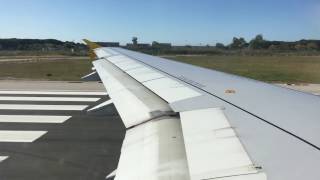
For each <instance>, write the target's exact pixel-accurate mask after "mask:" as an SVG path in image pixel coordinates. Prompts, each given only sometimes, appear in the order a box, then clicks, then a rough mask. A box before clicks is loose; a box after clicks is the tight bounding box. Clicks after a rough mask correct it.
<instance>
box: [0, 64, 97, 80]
mask: <svg viewBox="0 0 320 180" xmlns="http://www.w3.org/2000/svg"><path fill="white" fill-rule="evenodd" d="M91 67H92V65H91V62H90V61H89V60H87V59H83V58H80V59H76V58H75V59H72V60H69V59H68V60H37V61H15V62H1V61H0V79H32V80H54V81H78V80H80V78H81V77H82V76H84V75H86V74H88V73H89V72H90V70H91Z"/></svg>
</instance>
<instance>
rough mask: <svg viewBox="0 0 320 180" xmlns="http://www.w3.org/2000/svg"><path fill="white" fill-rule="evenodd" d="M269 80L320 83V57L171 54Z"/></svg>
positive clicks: (174, 57)
mask: <svg viewBox="0 0 320 180" xmlns="http://www.w3.org/2000/svg"><path fill="white" fill-rule="evenodd" d="M167 58H169V59H175V60H177V61H181V62H185V63H190V64H194V65H198V66H202V67H206V68H211V69H216V70H219V71H224V72H228V73H232V74H236V75H241V76H245V77H249V78H252V79H257V80H261V81H267V82H285V83H320V56H169V57H167Z"/></svg>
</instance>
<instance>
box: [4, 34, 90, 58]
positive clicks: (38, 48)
mask: <svg viewBox="0 0 320 180" xmlns="http://www.w3.org/2000/svg"><path fill="white" fill-rule="evenodd" d="M1 51H34V52H42V53H43V54H45V53H50V52H58V53H59V54H66V55H85V54H86V53H87V47H86V45H84V44H82V43H75V42H69V41H66V42H63V41H59V40H56V39H16V38H12V39H0V52H1Z"/></svg>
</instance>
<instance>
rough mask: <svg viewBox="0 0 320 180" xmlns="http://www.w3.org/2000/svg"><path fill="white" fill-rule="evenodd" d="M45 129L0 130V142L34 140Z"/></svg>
mask: <svg viewBox="0 0 320 180" xmlns="http://www.w3.org/2000/svg"><path fill="white" fill-rule="evenodd" d="M46 133H47V131H2V130H1V131H0V142H34V141H35V140H37V139H38V138H40V137H41V136H43V135H44V134H46Z"/></svg>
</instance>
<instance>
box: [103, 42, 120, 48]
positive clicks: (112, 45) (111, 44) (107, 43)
mask: <svg viewBox="0 0 320 180" xmlns="http://www.w3.org/2000/svg"><path fill="white" fill-rule="evenodd" d="M98 44H100V45H101V46H103V47H119V46H120V43H119V42H98Z"/></svg>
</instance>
